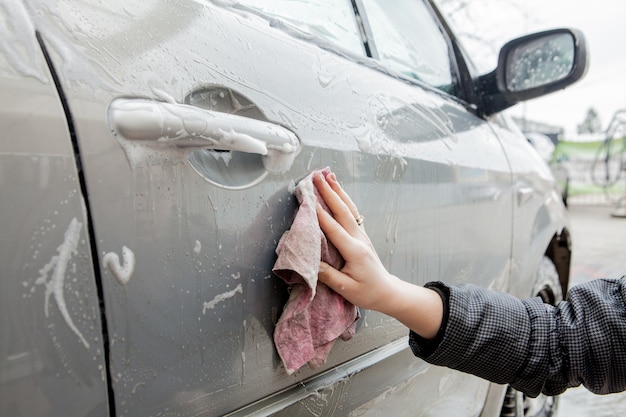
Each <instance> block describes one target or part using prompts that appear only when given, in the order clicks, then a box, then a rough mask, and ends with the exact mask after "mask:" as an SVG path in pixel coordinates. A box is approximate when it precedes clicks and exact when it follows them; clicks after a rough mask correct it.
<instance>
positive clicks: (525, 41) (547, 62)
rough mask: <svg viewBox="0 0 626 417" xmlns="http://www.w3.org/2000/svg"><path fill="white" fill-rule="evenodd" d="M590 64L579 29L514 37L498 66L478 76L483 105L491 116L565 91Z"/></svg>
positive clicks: (501, 52) (502, 52) (482, 107)
mask: <svg viewBox="0 0 626 417" xmlns="http://www.w3.org/2000/svg"><path fill="white" fill-rule="evenodd" d="M587 66H588V53H587V46H586V42H585V37H584V35H583V34H582V32H580V31H578V30H575V29H553V30H548V31H545V32H539V33H534V34H531V35H527V36H523V37H521V38H517V39H514V40H512V41H510V42H508V43H507V44H505V45H504V46H503V47H502V49H501V50H500V56H499V58H498V66H497V68H496V69H495V70H494V71H492V72H490V73H489V74H486V75H483V76H481V77H479V78H478V83H477V90H478V91H477V97H478V99H479V107H480V109H481V110H482V113H483V114H485V115H490V114H493V113H497V112H499V111H502V110H504V109H506V108H508V107H510V106H513V105H514V104H517V103H519V102H521V101H525V100H529V99H532V98H536V97H540V96H543V95H546V94H549V93H552V92H554V91H557V90H561V89H563V88H565V87H567V86H569V85H571V84H573V83H575V82H576V81H578V80H579V79H581V78H582V77H583V76H584V75H585V73H586V71H587Z"/></svg>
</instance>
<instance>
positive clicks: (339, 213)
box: [313, 172, 358, 232]
mask: <svg viewBox="0 0 626 417" xmlns="http://www.w3.org/2000/svg"><path fill="white" fill-rule="evenodd" d="M313 182H314V184H315V186H316V187H317V190H318V191H319V193H320V195H321V196H322V198H323V199H324V201H325V202H326V205H327V206H328V208H329V209H330V211H331V212H332V213H333V217H334V218H335V219H336V220H337V222H338V223H339V224H341V226H343V227H344V228H346V230H348V231H350V232H355V231H356V230H357V229H358V225H357V222H356V217H357V215H358V214H357V213H358V210H357V208H356V205H355V204H354V203H353V202H352V200H351V199H350V196H348V194H347V193H346V192H345V191H344V190H343V189H342V188H341V186H340V185H339V183H338V182H337V178H336V177H335V175H334V174H329V175H328V176H327V177H326V178H324V176H323V175H322V174H321V173H320V172H317V173H316V174H315V175H314V177H313Z"/></svg>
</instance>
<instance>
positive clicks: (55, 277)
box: [35, 218, 89, 349]
mask: <svg viewBox="0 0 626 417" xmlns="http://www.w3.org/2000/svg"><path fill="white" fill-rule="evenodd" d="M82 227H83V224H82V223H81V222H79V221H78V220H76V218H73V219H72V221H71V222H70V225H69V226H68V227H67V230H66V231H65V235H64V239H63V243H61V245H60V246H59V247H58V248H57V252H58V253H59V254H58V255H55V256H53V257H52V258H51V259H50V262H48V263H47V264H46V265H45V266H44V267H43V268H41V269H40V270H39V278H38V279H37V281H35V283H36V284H43V285H45V286H46V298H45V304H44V311H45V313H46V317H48V305H49V300H50V296H51V295H54V300H55V301H56V303H57V307H58V308H59V311H60V312H61V316H63V319H64V320H65V323H66V324H67V326H68V327H69V328H70V329H71V330H72V331H73V332H74V333H75V334H76V336H78V338H79V339H80V341H81V342H82V343H83V345H84V346H85V348H86V349H89V343H88V342H87V340H86V339H85V338H84V336H83V335H82V333H81V332H80V331H79V330H78V328H77V327H76V326H75V325H74V322H73V321H72V318H71V317H70V313H69V311H68V309H67V305H66V304H65V295H64V294H63V282H64V280H65V271H66V270H67V265H68V264H69V262H70V259H71V258H72V255H73V254H76V253H77V249H78V241H79V239H80V230H81V228H82ZM50 271H52V273H51V274H50V279H48V273H49V272H50Z"/></svg>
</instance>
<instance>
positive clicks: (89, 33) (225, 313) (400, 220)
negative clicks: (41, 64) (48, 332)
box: [2, 0, 558, 416]
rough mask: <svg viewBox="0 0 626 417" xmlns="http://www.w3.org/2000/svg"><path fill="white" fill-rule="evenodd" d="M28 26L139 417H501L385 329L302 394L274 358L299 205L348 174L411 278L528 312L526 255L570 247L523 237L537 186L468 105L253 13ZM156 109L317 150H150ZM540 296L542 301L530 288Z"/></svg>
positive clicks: (54, 6) (299, 380) (195, 6)
mask: <svg viewBox="0 0 626 417" xmlns="http://www.w3.org/2000/svg"><path fill="white" fill-rule="evenodd" d="M25 4H26V5H27V9H28V12H29V14H30V16H31V18H32V22H33V23H32V25H33V28H34V29H36V30H37V31H38V32H39V33H40V34H41V38H42V40H43V44H44V45H45V48H46V50H47V51H48V53H49V55H50V59H51V62H52V65H53V68H54V70H55V71H56V74H57V75H58V78H59V82H60V87H61V89H62V91H63V94H64V97H65V98H66V100H67V101H66V103H67V107H68V109H69V111H70V112H71V115H72V119H73V127H74V129H75V134H76V138H77V144H78V147H79V149H80V157H81V161H82V168H83V173H84V177H85V185H86V190H87V194H88V201H89V210H90V216H91V217H90V218H91V219H93V223H92V230H93V232H94V235H93V236H90V238H91V243H92V245H93V249H92V250H93V251H95V253H97V255H98V259H97V260H96V262H95V264H96V265H98V266H99V268H100V271H99V272H100V274H101V283H102V288H103V300H102V301H103V303H104V308H105V310H104V314H105V318H106V322H107V328H108V334H107V335H106V337H107V340H108V343H109V345H108V353H109V369H108V371H109V374H110V380H109V385H110V388H111V393H112V395H113V397H112V398H110V399H109V400H110V402H111V404H112V405H113V406H114V408H115V411H116V413H117V414H119V415H133V416H148V415H197V414H202V415H224V414H226V413H233V415H249V414H250V415H264V414H269V413H277V414H278V415H281V413H282V415H293V414H292V413H294V412H296V411H297V410H300V411H304V410H309V411H311V410H314V411H316V410H321V408H323V409H324V410H323V412H321V411H320V415H345V414H347V413H349V412H351V411H352V410H357V411H355V412H358V413H365V414H364V415H382V414H383V413H384V412H385V410H389V409H396V408H397V407H398V403H399V402H400V403H402V401H405V400H403V398H404V399H405V398H406V397H407V396H410V398H411V400H412V403H411V404H412V406H414V407H416V408H419V409H420V410H421V413H422V414H421V415H441V414H442V413H444V414H445V413H446V412H449V410H450V407H451V406H452V405H454V404H457V405H459V406H460V404H464V406H465V407H467V408H466V411H467V414H466V415H478V414H479V413H480V410H481V409H482V406H483V403H484V401H485V399H486V397H487V391H488V389H489V383H487V382H486V381H483V380H480V379H478V378H475V377H472V376H469V375H464V374H459V373H456V372H453V371H450V370H446V369H442V368H432V367H430V366H428V365H427V364H426V363H425V362H423V361H420V360H416V359H412V355H411V354H410V352H409V351H408V348H407V347H406V335H407V330H406V328H405V327H404V326H402V325H400V324H399V323H398V322H396V321H395V320H393V319H391V318H389V317H386V316H384V315H381V314H378V313H375V312H371V311H363V312H362V318H361V320H360V321H359V323H358V329H357V333H356V335H355V337H354V338H353V339H352V340H350V341H347V342H344V341H339V342H337V343H336V344H335V346H334V347H333V350H332V351H331V354H330V356H329V358H328V362H327V364H326V365H324V366H323V367H321V368H319V369H316V370H312V369H308V368H307V367H305V368H303V369H302V370H300V371H299V372H297V373H296V374H294V375H293V376H288V375H287V374H286V373H285V371H284V368H283V366H282V364H281V363H280V360H279V358H278V355H277V354H276V351H275V348H274V345H273V340H272V332H273V329H274V324H275V323H276V320H277V319H278V316H279V315H280V312H281V310H282V307H283V306H284V303H285V302H286V299H287V296H288V292H287V288H286V286H285V285H284V284H283V283H282V282H281V281H280V280H279V279H278V278H277V277H275V276H274V275H273V274H272V273H271V268H272V265H273V262H274V260H275V253H274V251H275V248H276V245H277V243H278V240H279V239H280V237H281V235H282V234H283V232H284V231H286V230H287V229H289V227H290V224H291V221H292V220H293V217H294V214H295V211H296V209H297V203H296V201H295V197H294V196H293V194H292V192H293V187H294V185H295V184H296V183H297V181H299V180H300V179H301V178H303V177H304V176H305V175H306V174H308V173H309V172H311V171H312V170H314V169H319V168H323V167H325V166H330V168H331V169H332V170H333V171H334V172H335V173H336V174H337V176H338V177H339V179H340V181H341V182H342V184H343V186H344V188H345V189H346V190H347V191H348V193H349V194H350V195H351V196H352V197H353V199H354V200H355V202H356V204H357V206H359V208H360V210H361V212H362V214H363V215H364V216H365V217H366V227H367V230H368V234H369V235H370V237H371V239H372V241H373V242H374V245H375V246H376V249H377V251H378V253H379V254H380V256H381V259H382V261H383V262H384V264H385V265H386V266H387V267H388V268H389V270H390V271H391V272H392V273H394V274H395V275H397V276H399V277H402V278H403V279H406V280H410V281H411V282H414V283H416V284H423V283H425V282H427V281H430V280H437V279H443V280H445V281H447V282H451V283H460V282H473V283H475V284H477V285H480V286H483V287H488V288H492V289H496V290H508V289H509V288H510V287H511V284H512V283H511V282H510V281H511V277H512V274H511V271H512V270H515V271H517V269H523V268H524V267H527V268H528V271H530V269H532V265H533V262H535V259H530V260H529V259H527V252H526V251H525V249H524V247H523V244H524V242H533V243H532V244H533V245H536V247H537V248H539V247H540V246H541V241H542V240H543V239H544V238H547V236H548V235H551V234H552V233H554V230H555V229H554V221H555V217H554V216H553V215H552V214H549V213H548V214H547V215H545V213H539V215H538V214H536V213H528V214H526V213H524V214H523V215H521V214H520V215H519V217H518V218H519V219H520V220H519V221H520V222H522V221H523V222H524V223H520V226H519V227H514V226H512V224H513V216H514V214H515V211H516V210H517V208H516V207H517V204H518V202H517V200H516V199H517V191H518V190H517V188H516V187H517V183H516V182H515V181H518V180H520V181H521V180H522V179H523V178H525V177H526V175H525V169H526V167H525V166H524V163H523V161H521V160H520V161H521V162H519V163H517V162H516V161H517V160H516V159H515V158H514V157H512V154H513V153H514V152H515V150H516V149H518V148H517V144H516V136H514V134H513V133H510V134H511V136H510V138H509V139H506V140H501V139H499V138H498V136H497V135H499V134H500V132H499V131H498V129H497V128H494V126H493V122H492V121H490V120H485V119H483V118H481V117H479V116H477V115H476V114H475V112H474V111H473V110H472V109H471V108H470V106H469V105H467V104H464V103H462V102H461V101H460V100H458V99H456V98H454V97H451V96H448V95H446V94H444V93H442V92H439V91H437V90H435V89H433V88H431V87H428V86H425V85H422V84H419V83H412V82H407V80H406V79H403V78H401V77H398V76H394V75H393V74H391V73H390V72H388V71H385V70H384V68H381V67H380V66H379V65H377V64H376V63H375V62H373V61H371V60H368V59H367V58H365V57H360V56H358V54H356V55H355V54H353V53H348V52H346V51H343V50H341V48H338V49H336V50H335V49H333V48H332V45H328V44H327V43H325V42H324V41H321V40H319V39H316V38H312V39H311V38H307V37H306V36H303V34H302V33H300V32H297V31H295V30H294V29H292V28H289V27H285V26H283V25H281V24H276V21H275V20H273V19H271V18H264V17H263V16H262V15H258V14H255V13H250V12H249V11H248V10H246V9H244V8H241V7H237V5H232V4H222V3H221V2H220V3H215V4H214V3H209V2H201V1H183V0H177V1H169V2H162V1H142V2H126V1H122V0H112V1H108V2H106V4H104V3H100V2H96V1H81V2H74V1H62V0H61V1H54V2H49V1H44V0H31V1H28V2H26V3H25ZM31 36H32V33H31ZM146 99H149V100H153V101H155V102H156V101H158V102H163V103H168V104H169V105H171V106H172V108H174V109H175V111H180V112H185V111H186V109H188V108H187V107H185V106H190V105H192V106H196V107H199V108H203V109H209V110H211V111H213V112H216V113H215V114H217V116H216V117H219V112H227V113H229V114H230V113H234V114H236V115H237V116H240V117H242V118H254V119H258V120H263V121H265V122H267V123H268V124H271V125H275V126H278V127H280V128H281V129H286V130H288V131H291V132H292V133H293V134H295V136H296V137H297V138H298V141H299V148H298V150H297V153H295V152H294V154H293V155H287V156H285V157H284V158H282V157H280V155H279V157H278V158H274V157H273V156H275V154H272V155H270V156H269V157H266V156H261V155H257V154H254V153H245V152H239V151H232V152H218V151H201V150H197V149H195V148H193V149H192V148H188V147H180V146H177V145H175V144H173V142H172V141H170V140H169V139H170V138H171V137H174V136H176V135H178V133H177V132H174V133H172V134H171V137H170V136H168V135H169V133H167V132H165V133H164V134H163V137H162V138H161V139H163V140H147V139H146V140H143V139H141V138H139V139H137V138H131V137H128V134H127V133H124V131H122V130H119V129H118V127H119V126H120V125H121V123H120V120H119V118H120V117H124V114H125V113H124V111H122V112H121V113H120V112H118V111H117V110H118V109H119V108H118V107H115V104H114V103H120V101H119V100H126V102H127V103H142V101H141V100H146ZM116 100H117V101H116ZM130 107H132V108H136V107H138V106H134V107H133V106H130ZM183 124H184V123H183ZM181 129H182V128H181ZM185 129H188V125H186V124H184V129H182V130H185ZM189 129H191V128H189ZM503 129H504V128H503ZM505 130H506V129H505ZM53 133H54V132H53ZM50 134H52V133H50ZM54 134H55V135H56V136H59V137H60V135H61V133H60V132H57V133H54ZM63 135H64V136H63V137H64V138H65V139H64V140H67V131H64V132H63ZM125 135H126V136H125ZM517 140H522V141H524V142H525V140H524V139H523V137H521V139H520V138H517ZM68 152H69V151H68ZM68 155H69V156H71V155H72V154H71V153H68ZM69 156H68V157H69ZM512 166H513V167H514V171H516V172H512V171H511V167H512ZM528 168H529V169H530V166H529V167H528ZM543 181H544V179H541V181H540V182H541V183H542V184H543ZM50 190H55V188H54V187H51V188H50ZM13 192H15V193H18V192H19V189H17V188H14V189H13ZM55 192H56V191H55ZM543 192H544V188H543V186H541V187H538V188H537V199H536V200H533V204H535V202H536V203H537V204H539V203H541V201H542V200H541V199H542V198H543V197H541V196H543V195H544V194H542V193H543ZM85 197H87V196H85ZM76 198H78V197H76ZM44 203H45V202H44ZM67 215H69V214H68V213H66V212H64V216H67ZM533 216H536V217H537V219H538V220H535V219H533V218H532V217H533ZM2 220H3V222H4V220H5V219H4V217H3V219H2ZM557 220H558V219H557ZM537 221H538V223H537ZM526 222H530V223H533V222H535V223H536V225H537V229H536V230H533V231H532V234H531V232H530V231H528V230H524V229H523V225H524V224H528V223H526ZM66 223H67V222H66ZM83 224H84V223H83ZM85 230H86V229H85V228H83V229H82V231H83V232H84V231H85ZM516 234H519V235H520V236H521V237H520V239H521V240H520V242H522V243H520V245H519V246H515V245H513V243H512V241H513V237H514V236H516ZM84 240H85V241H86V242H84V243H81V246H80V247H79V249H78V252H79V253H80V254H81V255H82V254H83V253H85V254H86V255H85V256H87V255H89V248H88V243H87V242H88V241H89V239H88V238H85V239H84ZM548 240H549V239H548ZM62 241H63V240H62V239H61V242H62ZM544 243H545V244H547V242H544ZM512 245H513V246H512ZM57 246H58V244H57ZM54 248H56V246H54ZM544 248H545V247H544ZM542 254H543V253H541V254H539V256H540V255H542ZM512 255H513V256H512ZM530 256H531V257H534V256H535V253H534V252H532V253H531V255H530ZM89 259H90V258H89ZM538 259H539V258H538ZM538 259H537V262H538ZM524 260H526V261H529V262H528V265H524V264H523V263H522V262H524ZM89 265H91V264H90V263H89ZM516 268H517V269H516ZM16 274H17V275H18V276H20V274H19V273H17V272H16ZM518 276H519V277H522V278H523V279H524V281H523V282H522V281H520V282H519V283H518V284H515V285H516V287H515V288H516V291H518V292H519V293H520V294H521V293H523V292H524V291H526V292H527V294H528V293H529V292H530V289H531V288H532V284H533V283H532V282H530V281H527V280H525V279H526V278H527V270H526V269H524V272H523V273H521V272H520V273H516V275H515V277H516V279H517V277H518ZM85 277H87V278H88V279H91V280H93V282H95V278H94V277H93V276H91V275H89V274H86V275H85ZM91 295H92V299H91V300H90V302H91V303H92V304H93V303H96V304H97V294H95V293H94V294H91ZM99 331H100V329H99V328H97V327H94V332H96V333H97V332H99ZM400 345H402V346H403V347H402V348H400V347H399V346H400ZM409 358H411V359H412V361H413V362H411V364H410V365H409V366H407V365H406V361H408V360H409ZM357 369H358V372H357V371H356V370H357ZM381 369H384V370H386V372H385V373H383V374H384V375H386V376H385V378H387V377H388V378H389V379H388V380H387V381H386V382H384V383H382V382H381V381H380V380H379V379H378V378H381V376H380V375H381V373H380V372H381V371H380V370H381ZM377 382H378V383H380V384H379V386H376V383H377ZM359 392H361V393H364V395H357V394H358V393H359ZM285 393H293V396H286V395H285ZM290 395H291V394H290ZM451 396H452V397H454V398H453V399H452V400H451ZM468 398H472V400H471V402H469V403H468V400H467V399H468ZM259 401H260V402H261V404H262V405H261V406H258V404H260V403H259ZM102 410H105V408H103V409H102ZM102 410H101V412H105V413H106V410H105V411H102ZM268 410H270V411H268ZM44 414H45V413H44ZM77 414H80V413H77ZM359 415H360V414H359Z"/></svg>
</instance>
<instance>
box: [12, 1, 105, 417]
mask: <svg viewBox="0 0 626 417" xmlns="http://www.w3.org/2000/svg"><path fill="white" fill-rule="evenodd" d="M0 16H1V17H0V19H1V20H2V21H3V22H5V23H6V22H10V24H3V25H0V37H1V39H2V41H1V47H0V96H1V97H2V99H1V100H0V132H2V133H1V134H0V265H1V272H0V323H1V324H0V415H3V416H69V415H75V416H85V415H90V416H107V415H108V397H107V384H106V365H105V362H106V358H105V351H104V341H103V338H102V334H103V330H102V327H101V315H100V307H99V297H98V291H97V287H96V279H95V277H96V274H95V271H94V268H93V266H94V265H93V263H92V254H91V252H90V234H89V228H88V224H89V222H88V219H87V217H86V212H85V210H84V208H85V205H84V203H85V200H84V195H83V192H82V188H81V181H80V174H79V171H78V169H77V161H76V159H75V154H74V150H73V146H72V140H71V137H70V133H69V130H68V124H67V121H66V117H65V112H64V109H63V106H62V103H61V100H60V98H59V96H58V94H57V90H56V88H55V83H54V81H53V76H52V74H51V73H50V72H49V70H48V66H47V65H46V61H45V59H44V55H43V53H42V50H41V48H40V46H39V44H38V42H37V39H36V36H35V35H36V34H35V30H34V27H33V25H32V23H31V21H30V20H29V18H28V14H27V13H26V10H25V9H24V8H23V7H22V5H21V4H20V3H18V2H10V3H8V4H3V7H1V8H0Z"/></svg>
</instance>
